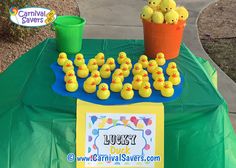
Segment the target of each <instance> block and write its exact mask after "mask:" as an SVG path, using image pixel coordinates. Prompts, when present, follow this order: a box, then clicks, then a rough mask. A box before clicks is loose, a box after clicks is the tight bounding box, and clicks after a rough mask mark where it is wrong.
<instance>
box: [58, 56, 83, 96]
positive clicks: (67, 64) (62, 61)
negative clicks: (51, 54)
mask: <svg viewBox="0 0 236 168" xmlns="http://www.w3.org/2000/svg"><path fill="white" fill-rule="evenodd" d="M57 63H58V65H60V66H62V70H63V72H64V73H65V76H64V81H65V88H66V90H67V91H68V92H75V91H77V90H78V88H79V84H78V82H77V78H76V75H75V71H74V65H73V62H72V61H71V60H68V58H67V54H66V53H64V52H62V53H60V54H59V56H58V59H57Z"/></svg>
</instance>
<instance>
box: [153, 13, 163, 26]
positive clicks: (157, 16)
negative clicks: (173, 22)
mask: <svg viewBox="0 0 236 168" xmlns="http://www.w3.org/2000/svg"><path fill="white" fill-rule="evenodd" d="M152 22H153V23H156V24H162V23H164V15H163V13H162V12H160V11H155V12H154V13H153V15H152Z"/></svg>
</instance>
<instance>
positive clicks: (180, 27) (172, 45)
mask: <svg viewBox="0 0 236 168" xmlns="http://www.w3.org/2000/svg"><path fill="white" fill-rule="evenodd" d="M185 25H186V22H183V21H179V22H178V23H177V24H155V23H152V22H149V21H146V20H143V33H144V46H145V54H146V55H147V56H148V57H150V58H155V57H156V54H157V53H158V52H163V53H164V54H165V57H166V59H167V60H168V59H173V58H176V57H178V55H179V50H180V45H181V42H182V37H183V32H184V27H185Z"/></svg>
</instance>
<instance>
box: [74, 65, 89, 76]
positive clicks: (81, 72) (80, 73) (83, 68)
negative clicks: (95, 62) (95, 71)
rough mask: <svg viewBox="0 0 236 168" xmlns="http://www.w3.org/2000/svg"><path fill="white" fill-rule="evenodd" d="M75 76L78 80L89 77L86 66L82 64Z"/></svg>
mask: <svg viewBox="0 0 236 168" xmlns="http://www.w3.org/2000/svg"><path fill="white" fill-rule="evenodd" d="M77 75H78V77H79V78H86V77H87V76H88V75H89V69H88V67H87V65H86V64H82V65H80V66H79V68H78V71H77Z"/></svg>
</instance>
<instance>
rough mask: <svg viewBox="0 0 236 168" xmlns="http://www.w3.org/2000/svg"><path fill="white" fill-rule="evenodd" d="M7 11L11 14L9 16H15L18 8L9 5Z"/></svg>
mask: <svg viewBox="0 0 236 168" xmlns="http://www.w3.org/2000/svg"><path fill="white" fill-rule="evenodd" d="M9 13H10V14H11V16H16V15H17V13H18V9H17V8H16V7H11V8H10V9H9Z"/></svg>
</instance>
